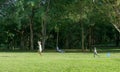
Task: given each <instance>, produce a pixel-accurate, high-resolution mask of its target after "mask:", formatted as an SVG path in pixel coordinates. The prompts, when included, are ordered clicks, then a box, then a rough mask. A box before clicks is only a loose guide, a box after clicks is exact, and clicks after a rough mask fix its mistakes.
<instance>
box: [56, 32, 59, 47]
mask: <svg viewBox="0 0 120 72" xmlns="http://www.w3.org/2000/svg"><path fill="white" fill-rule="evenodd" d="M58 39H59V32H57V38H56V48H57V47H58Z"/></svg>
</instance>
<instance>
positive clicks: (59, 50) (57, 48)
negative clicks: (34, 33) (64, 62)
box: [56, 46, 64, 53]
mask: <svg viewBox="0 0 120 72" xmlns="http://www.w3.org/2000/svg"><path fill="white" fill-rule="evenodd" d="M56 50H57V52H60V53H64V51H63V50H61V49H59V47H58V46H57V47H56Z"/></svg>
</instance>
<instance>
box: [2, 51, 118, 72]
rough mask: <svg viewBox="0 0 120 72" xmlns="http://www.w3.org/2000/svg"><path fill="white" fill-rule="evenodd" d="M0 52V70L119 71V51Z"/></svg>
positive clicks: (12, 71)
mask: <svg viewBox="0 0 120 72" xmlns="http://www.w3.org/2000/svg"><path fill="white" fill-rule="evenodd" d="M99 55H100V57H96V58H94V57H93V54H92V53H43V54H42V56H40V55H39V54H38V53H35V52H0V72H120V53H111V56H110V57H107V56H106V53H99Z"/></svg>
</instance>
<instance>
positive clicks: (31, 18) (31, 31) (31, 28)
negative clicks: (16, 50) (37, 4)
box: [30, 8, 34, 50]
mask: <svg viewBox="0 0 120 72" xmlns="http://www.w3.org/2000/svg"><path fill="white" fill-rule="evenodd" d="M33 16H34V8H32V13H31V16H30V49H31V50H33V49H34V42H33Z"/></svg>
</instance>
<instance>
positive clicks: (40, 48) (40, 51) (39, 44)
mask: <svg viewBox="0 0 120 72" xmlns="http://www.w3.org/2000/svg"><path fill="white" fill-rule="evenodd" d="M38 46H39V50H38V51H39V53H40V55H41V53H42V46H41V42H40V41H38Z"/></svg>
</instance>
